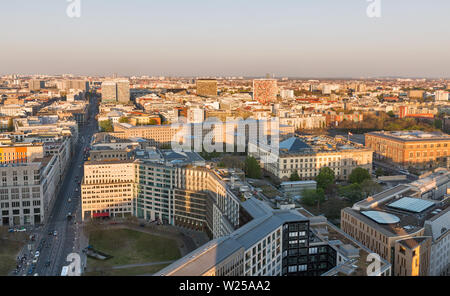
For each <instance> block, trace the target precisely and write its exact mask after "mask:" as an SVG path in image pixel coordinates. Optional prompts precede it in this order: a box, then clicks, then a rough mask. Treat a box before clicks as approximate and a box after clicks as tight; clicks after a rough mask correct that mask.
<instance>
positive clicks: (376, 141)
mask: <svg viewBox="0 0 450 296" xmlns="http://www.w3.org/2000/svg"><path fill="white" fill-rule="evenodd" d="M365 142H366V147H367V148H369V149H372V150H373V151H374V152H375V154H374V158H375V159H376V160H383V161H388V162H393V163H394V164H396V165H398V166H399V167H404V168H408V167H410V166H412V167H415V168H418V169H425V168H433V167H437V166H440V167H448V166H449V163H450V162H449V160H450V136H449V135H447V134H444V133H441V132H422V131H398V132H371V133H367V134H366V141H365Z"/></svg>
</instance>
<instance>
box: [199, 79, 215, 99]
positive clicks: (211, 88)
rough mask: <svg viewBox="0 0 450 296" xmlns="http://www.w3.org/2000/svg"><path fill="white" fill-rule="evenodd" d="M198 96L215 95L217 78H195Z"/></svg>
mask: <svg viewBox="0 0 450 296" xmlns="http://www.w3.org/2000/svg"><path fill="white" fill-rule="evenodd" d="M197 95H198V96H205V97H207V96H217V80H214V79H198V80H197Z"/></svg>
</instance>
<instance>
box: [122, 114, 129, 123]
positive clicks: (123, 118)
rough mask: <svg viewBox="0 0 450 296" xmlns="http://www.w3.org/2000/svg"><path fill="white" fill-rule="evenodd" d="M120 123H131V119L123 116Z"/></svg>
mask: <svg viewBox="0 0 450 296" xmlns="http://www.w3.org/2000/svg"><path fill="white" fill-rule="evenodd" d="M119 122H120V123H130V119H129V118H128V117H125V116H122V117H120V119H119Z"/></svg>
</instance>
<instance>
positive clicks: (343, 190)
mask: <svg viewBox="0 0 450 296" xmlns="http://www.w3.org/2000/svg"><path fill="white" fill-rule="evenodd" d="M339 194H340V195H341V196H343V197H345V198H347V199H348V200H350V201H351V202H352V203H356V202H358V201H360V200H361V199H363V198H364V197H363V193H362V188H361V185H359V184H358V183H354V184H351V185H348V186H342V187H340V188H339Z"/></svg>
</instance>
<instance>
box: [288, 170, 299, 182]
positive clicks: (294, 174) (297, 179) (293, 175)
mask: <svg viewBox="0 0 450 296" xmlns="http://www.w3.org/2000/svg"><path fill="white" fill-rule="evenodd" d="M289 179H290V180H291V181H292V182H294V181H300V176H299V175H298V173H297V171H294V172H293V173H292V174H291V177H290V178H289Z"/></svg>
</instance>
